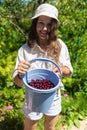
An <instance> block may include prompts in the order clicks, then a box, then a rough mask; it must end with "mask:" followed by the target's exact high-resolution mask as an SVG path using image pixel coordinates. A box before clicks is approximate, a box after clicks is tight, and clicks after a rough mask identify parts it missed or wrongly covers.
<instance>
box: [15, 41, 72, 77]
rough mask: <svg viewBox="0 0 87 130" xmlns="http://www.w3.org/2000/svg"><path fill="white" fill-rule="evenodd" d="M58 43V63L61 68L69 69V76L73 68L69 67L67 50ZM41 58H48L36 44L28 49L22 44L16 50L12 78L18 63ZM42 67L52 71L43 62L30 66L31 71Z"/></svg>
mask: <svg viewBox="0 0 87 130" xmlns="http://www.w3.org/2000/svg"><path fill="white" fill-rule="evenodd" d="M58 41H59V42H60V44H61V51H60V56H59V62H60V63H61V64H62V66H67V67H68V68H69V69H70V71H71V74H72V73H73V68H72V65H71V62H70V56H69V52H68V48H67V46H66V45H65V43H64V42H63V41H62V40H61V39H58ZM41 57H43V58H49V57H48V56H47V53H46V51H44V50H42V49H41V48H40V46H38V44H35V45H34V47H33V48H29V46H28V44H27V43H26V44H24V45H23V46H22V47H20V48H19V50H18V57H17V61H16V66H15V70H14V72H13V78H14V77H15V76H16V75H17V66H18V64H19V62H20V61H24V60H26V61H30V60H32V59H35V58H41ZM44 67H45V68H48V69H52V65H51V64H48V65H47V64H46V63H43V62H37V63H33V64H32V65H31V69H32V68H44Z"/></svg>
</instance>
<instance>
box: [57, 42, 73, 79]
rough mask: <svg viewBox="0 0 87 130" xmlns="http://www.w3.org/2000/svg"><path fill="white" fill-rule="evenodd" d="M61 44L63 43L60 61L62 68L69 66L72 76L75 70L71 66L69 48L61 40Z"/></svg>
mask: <svg viewBox="0 0 87 130" xmlns="http://www.w3.org/2000/svg"><path fill="white" fill-rule="evenodd" d="M59 42H60V43H61V46H62V47H61V52H60V57H59V61H60V63H61V65H62V66H67V67H68V68H69V69H70V71H71V75H72V73H73V68H72V65H71V61H70V55H69V51H68V48H67V46H66V45H65V43H64V42H63V41H62V40H61V39H59ZM71 75H70V76H71Z"/></svg>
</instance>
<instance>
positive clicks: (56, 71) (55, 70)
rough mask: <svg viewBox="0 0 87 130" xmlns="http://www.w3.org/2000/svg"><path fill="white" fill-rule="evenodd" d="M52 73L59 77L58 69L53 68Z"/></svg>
mask: <svg viewBox="0 0 87 130" xmlns="http://www.w3.org/2000/svg"><path fill="white" fill-rule="evenodd" d="M53 72H55V73H56V74H57V75H58V76H59V75H60V72H59V70H58V68H54V69H53Z"/></svg>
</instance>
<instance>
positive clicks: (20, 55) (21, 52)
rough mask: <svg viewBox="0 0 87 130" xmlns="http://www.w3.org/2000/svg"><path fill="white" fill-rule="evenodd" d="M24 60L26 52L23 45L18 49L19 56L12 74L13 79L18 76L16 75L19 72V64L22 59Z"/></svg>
mask: <svg viewBox="0 0 87 130" xmlns="http://www.w3.org/2000/svg"><path fill="white" fill-rule="evenodd" d="M23 60H24V54H23V48H22V47H21V48H20V49H19V50H18V56H17V58H16V65H15V69H14V71H13V73H12V76H13V79H14V78H15V77H16V75H17V74H18V71H17V66H18V64H19V62H20V61H23Z"/></svg>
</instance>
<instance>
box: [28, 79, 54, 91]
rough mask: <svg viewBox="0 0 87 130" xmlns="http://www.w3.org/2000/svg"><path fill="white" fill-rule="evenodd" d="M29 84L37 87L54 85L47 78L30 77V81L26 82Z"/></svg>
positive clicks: (42, 87)
mask: <svg viewBox="0 0 87 130" xmlns="http://www.w3.org/2000/svg"><path fill="white" fill-rule="evenodd" d="M28 84H29V85H30V86H32V87H34V88H37V89H44V90H46V89H51V88H53V87H54V84H53V83H52V82H51V81H50V80H47V79H36V80H34V79H32V80H31V82H29V83H28Z"/></svg>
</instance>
